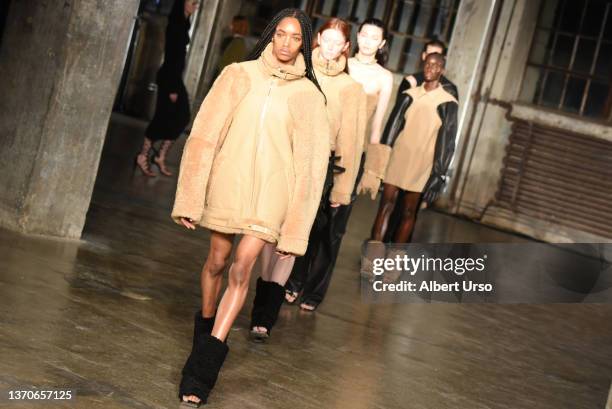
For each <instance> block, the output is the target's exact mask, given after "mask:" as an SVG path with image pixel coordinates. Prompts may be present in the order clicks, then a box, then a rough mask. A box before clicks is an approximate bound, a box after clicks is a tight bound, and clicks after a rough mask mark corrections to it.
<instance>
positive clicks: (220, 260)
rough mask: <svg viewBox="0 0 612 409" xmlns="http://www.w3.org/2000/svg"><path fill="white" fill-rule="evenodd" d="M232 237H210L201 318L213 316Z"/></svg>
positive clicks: (194, 399)
mask: <svg viewBox="0 0 612 409" xmlns="http://www.w3.org/2000/svg"><path fill="white" fill-rule="evenodd" d="M233 239H234V236H233V235H231V234H224V233H218V232H215V231H213V232H212V234H211V236H210V250H209V251H208V257H207V258H206V262H205V263H204V267H203V268H202V273H201V275H200V284H201V287H202V317H204V318H210V317H213V316H214V315H215V311H216V306H217V298H219V290H220V289H221V283H222V281H223V270H225V265H226V263H227V260H228V258H229V256H230V255H231V254H232V244H233ZM183 400H184V401H186V400H189V401H192V402H199V401H200V398H198V397H197V396H195V395H187V396H185V395H184V396H183Z"/></svg>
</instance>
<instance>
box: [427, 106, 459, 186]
mask: <svg viewBox="0 0 612 409" xmlns="http://www.w3.org/2000/svg"><path fill="white" fill-rule="evenodd" d="M437 110H438V115H439V116H440V120H441V121H442V126H440V129H439V130H438V136H437V139H436V148H435V153H434V163H433V168H432V173H435V174H436V175H439V176H443V175H445V174H446V172H447V171H448V166H449V165H450V163H451V160H452V159H453V154H454V153H455V137H456V135H457V111H458V105H457V103H456V102H454V101H452V102H446V103H444V104H440V105H438V108H437Z"/></svg>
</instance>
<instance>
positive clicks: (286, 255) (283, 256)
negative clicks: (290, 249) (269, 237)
mask: <svg viewBox="0 0 612 409" xmlns="http://www.w3.org/2000/svg"><path fill="white" fill-rule="evenodd" d="M276 255H277V256H278V259H279V260H284V259H286V258H289V257H291V256H293V254H291V253H287V252H286V251H281V250H276Z"/></svg>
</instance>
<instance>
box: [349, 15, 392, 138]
mask: <svg viewBox="0 0 612 409" xmlns="http://www.w3.org/2000/svg"><path fill="white" fill-rule="evenodd" d="M386 37H387V32H386V29H385V26H384V24H383V22H382V21H380V20H378V19H375V18H372V19H367V20H365V21H364V22H363V23H361V25H360V26H359V32H358V33H357V46H358V47H357V51H356V53H355V56H354V57H353V58H349V60H348V67H349V74H350V75H351V77H353V79H354V80H356V81H357V82H359V83H360V84H361V85H362V86H363V89H364V91H365V93H366V95H367V96H368V116H369V118H371V120H370V121H369V122H368V133H367V135H366V141H365V143H366V144H368V143H378V142H379V141H380V137H381V134H382V128H383V121H384V118H385V113H386V111H387V107H388V106H389V100H390V99H391V92H392V90H393V74H392V73H391V71H389V70H388V69H386V68H385V67H384V64H385V62H386V60H387V53H386V51H385V50H386V43H387V40H386Z"/></svg>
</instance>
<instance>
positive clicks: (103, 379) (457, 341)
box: [0, 117, 612, 409]
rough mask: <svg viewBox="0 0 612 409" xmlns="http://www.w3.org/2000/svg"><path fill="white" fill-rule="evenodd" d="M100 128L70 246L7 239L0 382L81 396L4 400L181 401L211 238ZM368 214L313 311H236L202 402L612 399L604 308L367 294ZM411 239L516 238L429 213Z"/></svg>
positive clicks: (581, 404)
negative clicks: (183, 221)
mask: <svg viewBox="0 0 612 409" xmlns="http://www.w3.org/2000/svg"><path fill="white" fill-rule="evenodd" d="M109 132H110V133H111V137H110V138H109V140H108V141H107V144H106V146H105V149H104V154H103V159H102V163H101V167H100V174H99V177H98V182H97V185H96V188H95V192H94V197H93V201H92V206H91V209H90V211H89V214H88V218H87V225H86V228H85V231H84V234H83V239H82V240H81V241H64V240H54V239H45V238H38V237H27V236H23V235H19V234H15V233H11V232H7V231H4V230H2V231H0V260H1V262H0V300H1V301H0V322H1V325H0V390H3V391H6V390H8V389H23V388H32V387H41V388H70V389H76V390H77V400H76V401H74V402H71V403H68V404H65V405H60V404H58V403H55V402H53V403H45V404H42V403H38V404H34V403H29V404H28V403H25V404H16V403H7V402H6V401H2V400H0V407H2V406H4V407H16V408H17V407H23V408H29V407H32V408H37V407H70V408H75V407H76V408H105V409H111V408H174V407H177V406H178V401H177V400H176V398H175V394H176V390H177V384H178V379H179V375H180V369H181V365H182V363H183V361H184V359H185V357H186V354H187V353H188V351H189V348H190V346H191V338H190V337H191V331H192V327H191V325H192V322H191V317H192V313H193V311H194V310H195V309H196V308H197V307H198V303H199V292H200V290H199V284H198V276H199V271H200V268H201V266H202V263H203V261H204V257H205V254H206V252H207V237H208V234H207V233H206V232H205V231H203V230H198V231H196V232H188V231H187V230H184V229H181V228H180V227H179V226H177V225H175V224H173V223H172V222H171V220H170V219H169V216H168V214H169V209H170V207H171V203H172V196H173V190H174V185H175V178H162V177H158V178H153V179H148V178H146V177H144V176H142V175H140V174H138V173H134V172H133V170H132V167H131V160H132V156H133V154H134V153H135V152H136V151H137V149H138V145H139V143H140V141H141V139H140V138H141V135H142V124H140V123H138V122H135V121H130V120H126V119H122V118H117V117H116V118H115V119H114V121H113V122H112V123H111V126H110V128H109ZM180 150H181V147H180V146H177V147H175V148H174V151H173V161H174V163H173V164H172V165H174V169H176V162H177V160H178V156H179V154H180ZM375 211H376V209H375V203H374V202H372V201H370V200H369V199H366V198H363V199H360V200H359V201H358V203H357V206H356V208H355V212H354V214H353V217H352V221H351V224H350V226H349V231H348V234H347V236H346V237H345V240H344V242H343V247H342V251H341V255H340V260H339V262H338V265H337V268H336V271H335V277H334V280H333V282H332V286H331V288H330V290H329V293H328V297H327V299H326V301H325V302H324V304H322V305H321V306H320V309H319V310H318V311H317V312H316V313H314V314H312V313H306V312H301V311H299V310H298V309H297V308H296V307H289V306H285V307H283V309H282V311H281V317H280V320H279V323H278V326H277V328H275V330H274V332H273V334H272V339H271V341H270V342H269V343H268V344H265V345H258V344H252V343H250V342H249V341H248V339H247V333H248V331H247V329H246V326H247V323H248V308H245V309H244V310H243V312H242V313H241V315H240V316H239V318H238V320H237V321H236V323H235V326H234V328H233V331H232V333H231V334H230V338H229V345H230V354H229V356H228V359H227V361H226V365H225V366H224V368H223V371H222V373H221V377H220V379H219V382H218V385H217V388H216V389H215V391H214V392H213V394H212V395H211V397H210V405H209V407H210V408H279V409H280V408H306V409H310V408H312V409H315V408H317V409H318V408H324V409H330V408H351V409H373V408H389V409H391V408H393V409H395V408H397V409H399V408H401V409H404V408H414V409H421V408H422V409H445V408H448V409H451V408H452V409H480V408H483V409H484V408H495V409H497V408H499V409H502V408H508V409H510V408H511V409H518V408H525V409H527V408H529V409H534V408H537V409H549V408H550V409H558V408H568V409H569V408H571V409H573V408H585V409H598V408H604V407H605V402H606V399H607V396H608V391H609V387H610V380H611V379H612V306H611V305H604V304H583V305H578V304H572V305H570V304H553V305H482V304H474V305H467V304H466V305H455V304H393V305H371V304H363V303H362V302H361V298H360V294H359V273H358V266H359V265H358V263H359V246H360V245H361V242H362V240H363V238H364V237H365V236H366V235H367V233H368V231H369V228H370V224H371V221H372V218H373V216H374V212H375ZM416 239H417V240H430V241H438V242H444V241H455V242H469V241H481V242H486V241H488V242H494V241H501V242H503V241H514V242H524V241H527V239H525V238H521V237H517V236H512V235H509V234H506V233H503V232H499V231H496V230H492V229H489V228H486V227H483V226H480V225H477V224H474V223H471V222H468V221H465V220H460V219H457V218H453V217H449V216H446V215H442V214H439V213H435V212H430V211H425V212H423V213H422V215H421V217H420V220H419V224H418V227H417V232H416ZM254 279H255V276H254V277H253V280H254ZM252 295H253V294H252V293H251V294H250V295H249V298H248V300H247V305H250V302H251V301H252ZM45 405H46V406H45Z"/></svg>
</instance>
